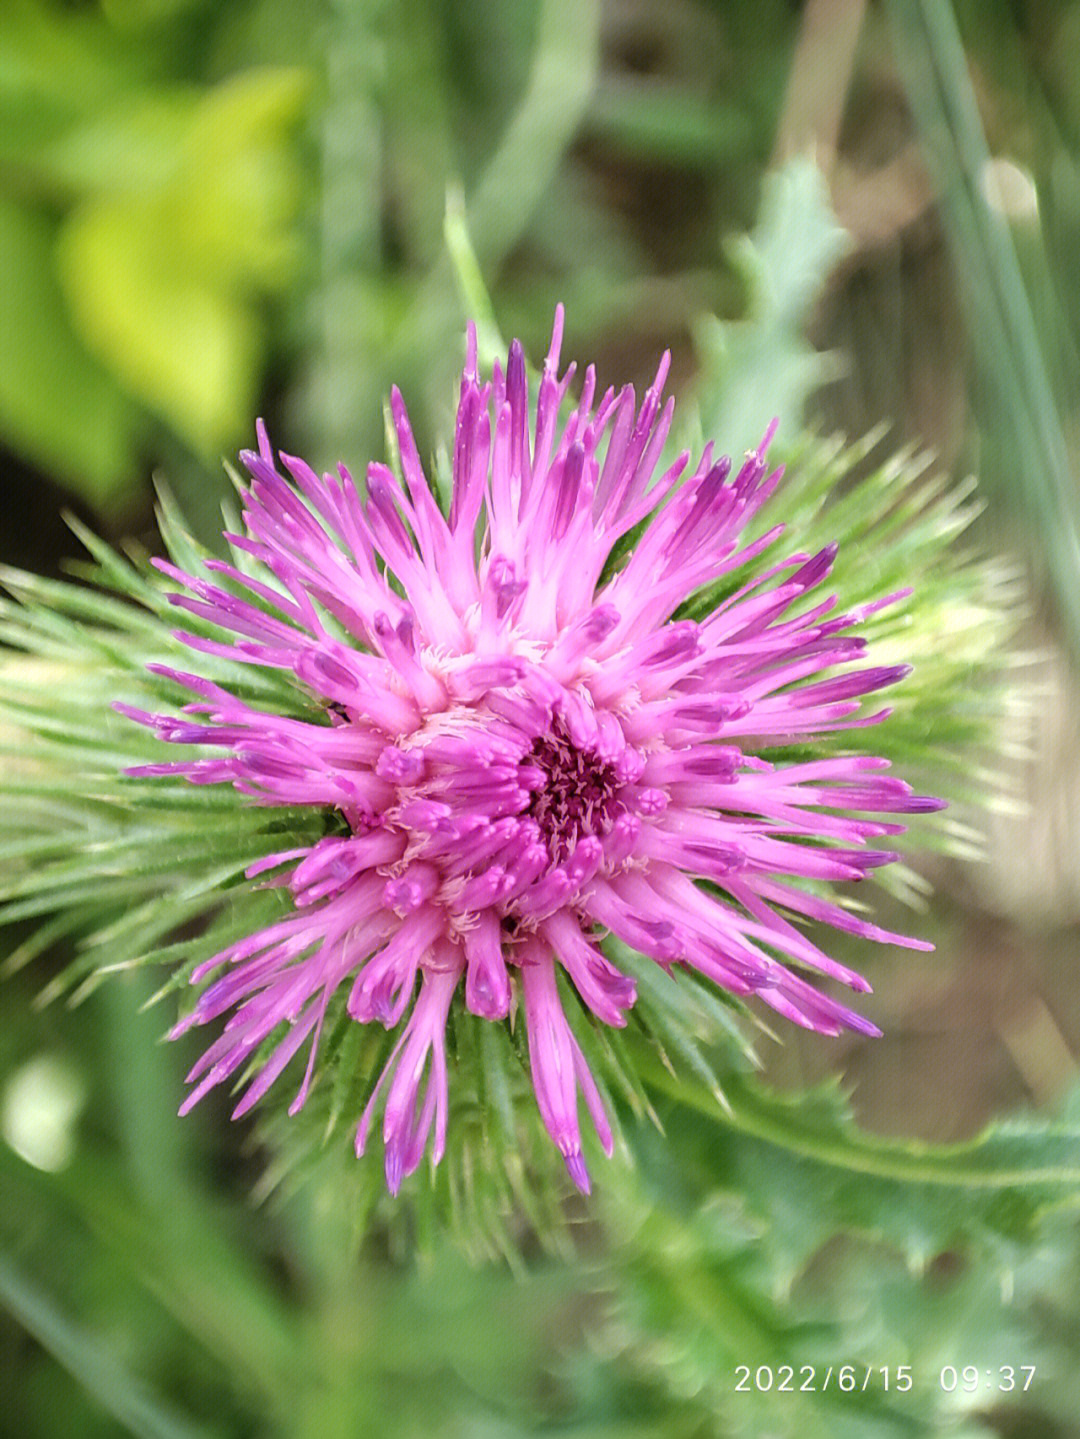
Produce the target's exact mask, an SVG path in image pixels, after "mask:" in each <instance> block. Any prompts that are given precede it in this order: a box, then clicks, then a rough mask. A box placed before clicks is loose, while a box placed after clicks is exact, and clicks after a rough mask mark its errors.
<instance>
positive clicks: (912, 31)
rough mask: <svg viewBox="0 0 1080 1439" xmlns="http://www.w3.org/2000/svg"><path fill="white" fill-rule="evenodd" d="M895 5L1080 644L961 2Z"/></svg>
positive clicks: (1052, 441)
mask: <svg viewBox="0 0 1080 1439" xmlns="http://www.w3.org/2000/svg"><path fill="white" fill-rule="evenodd" d="M888 8H889V12H890V15H891V19H892V28H893V34H894V36H895V41H896V54H897V61H898V65H899V69H900V73H901V76H902V79H903V81H904V84H905V86H906V88H907V93H908V99H909V102H910V105H911V109H912V113H913V115H914V117H915V120H916V122H917V124H918V126H919V129H920V131H921V132H922V137H923V142H924V144H925V147H926V151H927V156H928V160H929V162H930V165H931V167H932V169H933V171H934V173H935V176H936V178H937V180H938V183H939V185H940V187H941V205H942V213H943V216H944V220H945V226H946V233H947V236H948V239H949V242H950V245H951V247H952V251H953V263H954V267H955V270H956V273H957V275H958V276H959V277H960V280H961V282H962V284H963V287H964V294H965V297H966V300H967V303H968V305H969V307H970V323H971V328H972V338H973V341H974V344H973V349H974V351H975V352H976V354H977V355H978V357H979V358H978V363H979V365H980V366H981V367H982V370H983V373H984V374H985V377H986V379H987V381H988V382H989V385H990V387H991V390H992V392H993V394H994V396H995V399H996V401H997V403H998V405H999V406H1000V408H1001V417H1002V419H1003V420H1004V423H1005V425H1006V426H1007V430H1008V432H1009V438H1010V440H1011V442H1012V443H1011V446H1010V448H1011V449H1012V450H1013V455H1012V463H1013V464H1014V465H1015V473H1016V474H1017V475H1018V477H1019V485H1018V487H1017V495H1018V498H1019V500H1020V502H1021V503H1022V504H1024V505H1026V506H1028V507H1029V508H1030V511H1031V516H1030V518H1031V519H1032V520H1033V521H1034V522H1035V524H1036V525H1037V527H1038V539H1037V542H1038V544H1039V545H1041V546H1045V549H1046V553H1047V558H1048V561H1049V566H1050V573H1051V577H1052V580H1053V584H1054V589H1055V592H1056V596H1057V599H1058V603H1059V604H1060V606H1061V612H1062V616H1063V619H1064V621H1065V623H1066V625H1067V628H1068V632H1069V635H1070V638H1071V641H1072V645H1073V648H1074V650H1076V651H1077V652H1080V586H1078V585H1077V575H1078V574H1080V500H1078V497H1077V487H1076V480H1075V477H1074V476H1073V474H1072V471H1071V466H1070V461H1069V452H1068V447H1067V444H1066V440H1065V435H1064V431H1063V428H1062V424H1061V419H1060V416H1059V414H1058V409H1057V405H1056V403H1055V400H1054V395H1053V391H1052V387H1051V384H1050V379H1049V375H1048V373H1047V366H1046V361H1045V358H1044V356H1043V353H1042V350H1041V348H1040V344H1039V337H1038V332H1037V330H1036V326H1035V320H1034V317H1033V314H1032V309H1031V303H1030V301H1029V298H1028V295H1027V292H1026V290H1025V287H1024V282H1023V278H1022V275H1021V271H1020V265H1019V262H1018V260H1017V256H1016V250H1015V248H1014V245H1013V241H1012V237H1011V236H1010V234H1009V230H1008V226H1007V224H1006V222H1005V220H1004V218H1003V217H1002V216H1000V215H999V214H997V213H996V212H995V211H994V210H993V209H992V208H991V207H990V205H989V204H988V203H987V200H986V198H985V196H984V194H983V191H982V188H981V186H982V183H983V177H984V175H985V173H986V167H987V165H988V163H989V160H990V154H989V150H988V149H987V144H986V139H985V137H984V134H983V128H982V122H981V120H980V118H979V111H978V107H977V105H976V100H975V93H974V89H973V87H972V83H971V78H970V75H969V73H968V68H967V62H966V59H965V56H964V49H963V43H962V41H961V38H960V34H959V31H958V29H957V26H956V19H955V16H954V13H953V8H952V6H951V4H949V3H948V0H916V3H912V0H889V6H888Z"/></svg>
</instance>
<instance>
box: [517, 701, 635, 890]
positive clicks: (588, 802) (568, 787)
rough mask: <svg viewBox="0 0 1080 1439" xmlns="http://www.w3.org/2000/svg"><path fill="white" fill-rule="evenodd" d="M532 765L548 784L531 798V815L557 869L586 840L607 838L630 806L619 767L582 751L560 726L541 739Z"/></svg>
mask: <svg viewBox="0 0 1080 1439" xmlns="http://www.w3.org/2000/svg"><path fill="white" fill-rule="evenodd" d="M528 762H529V763H531V764H533V765H535V766H536V767H537V768H539V769H541V770H543V772H544V775H545V781H544V784H543V785H542V786H541V787H540V788H539V789H537V790H535V791H534V792H533V796H532V800H531V802H530V804H529V809H528V813H529V815H530V816H531V817H532V818H533V819H534V820H535V821H536V823H537V824H538V825H539V827H540V833H541V835H542V836H543V839H544V843H545V844H546V845H547V847H548V853H549V854H550V855H551V858H552V861H553V863H555V864H561V863H562V862H563V860H565V859H566V858H567V857H568V856H569V855H570V854H571V853H572V852H573V849H574V846H575V845H576V844H577V842H578V840H579V839H580V838H581V837H582V836H583V835H587V834H591V835H596V836H597V838H601V839H602V838H603V837H604V836H605V835H607V834H609V833H610V832H611V829H612V826H613V825H614V823H615V821H616V820H617V819H618V817H619V815H620V814H622V813H623V812H624V810H625V808H626V806H625V805H624V804H623V803H622V802H621V801H620V800H619V798H618V793H617V792H618V790H619V789H620V788H621V785H620V782H619V779H618V777H617V776H616V774H615V767H614V765H613V764H611V762H610V761H606V760H603V759H601V758H600V757H599V756H597V755H595V754H590V753H588V752H586V751H584V750H581V749H578V747H577V746H576V745H575V744H574V743H573V741H572V740H571V739H570V736H569V735H568V734H567V733H566V730H565V728H564V727H563V725H562V724H561V723H558V722H557V723H556V724H555V725H554V726H553V727H552V729H551V730H550V731H549V732H548V733H547V734H543V735H539V736H538V737H537V738H536V739H535V740H534V741H533V746H532V750H531V752H530V754H529V759H528Z"/></svg>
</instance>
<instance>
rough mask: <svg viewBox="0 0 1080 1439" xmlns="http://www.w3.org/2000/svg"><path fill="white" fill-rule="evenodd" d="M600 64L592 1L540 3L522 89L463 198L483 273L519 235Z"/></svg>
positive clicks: (563, 148)
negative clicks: (473, 188)
mask: <svg viewBox="0 0 1080 1439" xmlns="http://www.w3.org/2000/svg"><path fill="white" fill-rule="evenodd" d="M599 59H600V6H599V4H598V3H597V0H584V3H581V0H545V3H544V4H542V5H541V7H540V18H539V25H538V30H537V40H536V52H535V59H534V61H533V68H532V73H531V75H530V77H529V87H528V89H527V91H526V93H525V97H524V99H523V100H522V103H521V107H520V109H519V110H518V112H517V114H516V115H515V116H514V118H513V120H512V121H511V123H510V125H509V127H508V128H507V130H506V133H505V134H504V135H503V137H502V141H501V143H500V145H499V148H498V150H497V151H496V152H495V155H494V158H493V159H492V161H491V163H490V165H489V166H488V168H487V169H486V170H485V172H484V176H483V179H482V180H481V181H480V184H479V186H478V187H477V190H476V192H475V194H473V195H472V197H471V198H470V201H469V207H468V209H469V221H470V230H471V233H472V237H473V242H474V244H475V245H476V253H477V254H478V255H479V257H480V263H481V265H482V266H483V269H484V273H485V274H487V275H490V274H491V273H492V272H493V271H494V270H495V269H497V267H498V266H499V264H500V263H501V262H502V260H504V259H505V258H506V256H507V255H508V254H509V253H510V252H511V250H513V248H514V246H515V245H516V244H517V242H518V241H519V240H520V239H521V237H522V235H523V234H524V233H525V229H526V227H527V225H528V223H529V221H530V220H531V219H532V217H533V214H534V213H535V211H536V209H537V207H538V206H539V204H540V202H541V200H542V199H543V197H544V192H545V191H546V190H547V188H548V186H549V185H550V184H551V182H552V180H553V179H554V177H555V172H556V170H557V169H558V167H559V165H560V163H561V162H562V158H563V155H564V154H565V152H566V150H567V148H568V147H569V145H570V142H571V141H572V140H573V138H574V136H575V134H576V133H577V130H578V127H579V125H580V124H581V121H582V119H583V118H584V115H585V107H586V105H587V104H588V102H589V99H590V97H591V96H592V93H593V89H594V87H595V85H596V76H597V68H598V65H599Z"/></svg>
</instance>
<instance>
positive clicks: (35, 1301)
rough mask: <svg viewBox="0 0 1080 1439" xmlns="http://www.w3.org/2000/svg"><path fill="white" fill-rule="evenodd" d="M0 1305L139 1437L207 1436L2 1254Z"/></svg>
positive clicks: (189, 1438) (176, 1438)
mask: <svg viewBox="0 0 1080 1439" xmlns="http://www.w3.org/2000/svg"><path fill="white" fill-rule="evenodd" d="M0 1304H3V1306H4V1307H5V1308H6V1309H7V1310H8V1311H9V1312H10V1313H11V1314H12V1315H13V1316H14V1317H15V1318H16V1319H17V1320H18V1321H19V1323H20V1324H21V1325H22V1326H23V1328H24V1329H26V1330H28V1331H29V1333H31V1334H32V1335H33V1336H34V1338H35V1339H36V1340H37V1341H38V1343H39V1344H41V1345H42V1347H43V1348H45V1349H47V1350H48V1351H49V1353H50V1354H51V1355H52V1356H53V1358H54V1359H56V1360H57V1362H58V1363H60V1364H62V1365H63V1366H64V1368H65V1369H66V1370H67V1371H68V1373H69V1374H70V1375H71V1376H72V1378H74V1379H75V1380H76V1381H77V1382H78V1383H79V1384H81V1385H82V1387H83V1388H84V1389H85V1390H86V1391H87V1392H88V1393H89V1394H91V1395H93V1397H94V1398H95V1399H96V1400H97V1402H98V1403H99V1404H100V1405H101V1406H102V1408H103V1409H105V1410H106V1411H107V1412H108V1413H109V1414H111V1415H112V1416H113V1417H114V1418H115V1419H116V1420H117V1421H118V1422H119V1423H121V1424H122V1425H123V1426H124V1428H125V1429H127V1430H129V1431H130V1432H131V1433H132V1434H135V1435H137V1436H138V1439H207V1436H208V1434H209V1433H210V1431H209V1430H207V1429H204V1428H203V1427H202V1426H201V1425H197V1424H195V1423H193V1422H192V1421H191V1420H190V1419H188V1418H186V1417H183V1416H181V1415H178V1414H176V1413H175V1412H174V1411H173V1410H172V1409H170V1408H169V1407H168V1406H167V1405H165V1404H164V1403H163V1402H162V1400H161V1399H159V1398H158V1397H157V1396H156V1395H154V1394H153V1393H152V1392H151V1391H150V1390H149V1389H148V1388H147V1386H146V1385H145V1384H143V1383H142V1381H141V1380H139V1379H136V1378H135V1376H134V1375H133V1374H129V1373H128V1372H127V1370H125V1369H124V1367H123V1366H122V1365H121V1364H119V1363H118V1362H117V1361H116V1360H115V1359H114V1358H113V1357H112V1356H111V1355H110V1354H108V1353H106V1352H105V1351H104V1350H103V1349H102V1348H101V1347H100V1346H99V1345H98V1344H97V1343H96V1342H95V1340H94V1339H93V1338H91V1336H90V1335H89V1334H87V1333H86V1332H85V1331H84V1330H83V1329H81V1328H80V1327H79V1326H78V1325H76V1324H74V1323H72V1321H71V1320H69V1319H67V1318H66V1317H65V1316H64V1315H63V1314H62V1313H61V1312H60V1310H59V1309H57V1307H56V1306H55V1305H54V1304H53V1302H52V1300H51V1299H50V1298H49V1297H48V1296H47V1295H45V1294H43V1293H42V1292H41V1291H40V1290H39V1289H38V1287H37V1286H36V1285H35V1284H34V1282H33V1281H32V1280H31V1279H29V1278H27V1276H26V1275H25V1274H23V1273H22V1272H21V1271H20V1269H19V1268H18V1267H17V1266H16V1265H15V1264H13V1263H12V1262H11V1260H10V1259H9V1258H7V1256H6V1255H3V1254H0Z"/></svg>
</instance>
